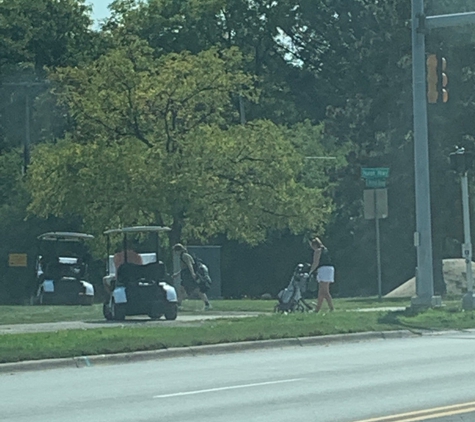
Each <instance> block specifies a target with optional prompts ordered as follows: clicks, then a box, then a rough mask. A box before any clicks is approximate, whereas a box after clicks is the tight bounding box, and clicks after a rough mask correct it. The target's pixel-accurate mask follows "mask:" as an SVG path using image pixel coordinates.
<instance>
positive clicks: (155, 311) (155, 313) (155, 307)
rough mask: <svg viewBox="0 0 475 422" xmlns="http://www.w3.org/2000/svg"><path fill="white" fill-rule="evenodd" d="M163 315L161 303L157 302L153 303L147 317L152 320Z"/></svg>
mask: <svg viewBox="0 0 475 422" xmlns="http://www.w3.org/2000/svg"><path fill="white" fill-rule="evenodd" d="M162 315H163V303H162V302H159V301H155V302H153V303H152V305H151V307H150V312H149V313H148V316H149V317H150V318H152V319H160V317H161V316H162Z"/></svg>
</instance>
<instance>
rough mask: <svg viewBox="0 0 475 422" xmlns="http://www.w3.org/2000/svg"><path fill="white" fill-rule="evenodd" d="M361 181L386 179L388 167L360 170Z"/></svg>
mask: <svg viewBox="0 0 475 422" xmlns="http://www.w3.org/2000/svg"><path fill="white" fill-rule="evenodd" d="M361 177H362V178H363V179H387V178H388V177H389V167H363V168H361Z"/></svg>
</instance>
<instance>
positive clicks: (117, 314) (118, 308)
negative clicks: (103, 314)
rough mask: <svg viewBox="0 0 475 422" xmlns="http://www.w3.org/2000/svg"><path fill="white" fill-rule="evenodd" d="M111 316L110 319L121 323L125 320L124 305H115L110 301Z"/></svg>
mask: <svg viewBox="0 0 475 422" xmlns="http://www.w3.org/2000/svg"><path fill="white" fill-rule="evenodd" d="M111 314H112V319H114V320H116V321H123V320H124V319H125V303H115V301H114V300H112V304H111Z"/></svg>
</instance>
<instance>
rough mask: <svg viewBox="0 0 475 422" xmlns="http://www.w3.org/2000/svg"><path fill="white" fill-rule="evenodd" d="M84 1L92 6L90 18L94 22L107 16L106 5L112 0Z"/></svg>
mask: <svg viewBox="0 0 475 422" xmlns="http://www.w3.org/2000/svg"><path fill="white" fill-rule="evenodd" d="M85 3H86V4H88V5H91V6H92V7H93V9H92V18H93V19H94V20H95V21H96V22H97V21H99V20H102V19H104V18H106V17H108V16H109V9H108V8H107V6H108V5H109V4H110V3H112V0H86V2H85Z"/></svg>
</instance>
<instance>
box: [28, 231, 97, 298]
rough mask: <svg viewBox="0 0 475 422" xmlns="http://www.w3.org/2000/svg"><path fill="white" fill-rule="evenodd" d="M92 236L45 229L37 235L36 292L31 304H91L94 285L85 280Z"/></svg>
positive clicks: (86, 278)
mask: <svg viewBox="0 0 475 422" xmlns="http://www.w3.org/2000/svg"><path fill="white" fill-rule="evenodd" d="M91 239H94V236H93V235H91V234H86V233H74V232H48V233H43V234H42V235H40V236H38V240H39V244H38V254H37V259H36V265H35V270H36V294H35V296H34V297H33V298H32V301H31V302H32V303H33V304H40V305H53V304H54V305H92V304H93V303H94V286H93V285H92V284H91V283H90V282H89V281H88V271H87V270H88V268H87V267H88V265H87V261H88V257H89V254H88V248H87V246H86V242H87V241H88V240H91Z"/></svg>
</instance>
